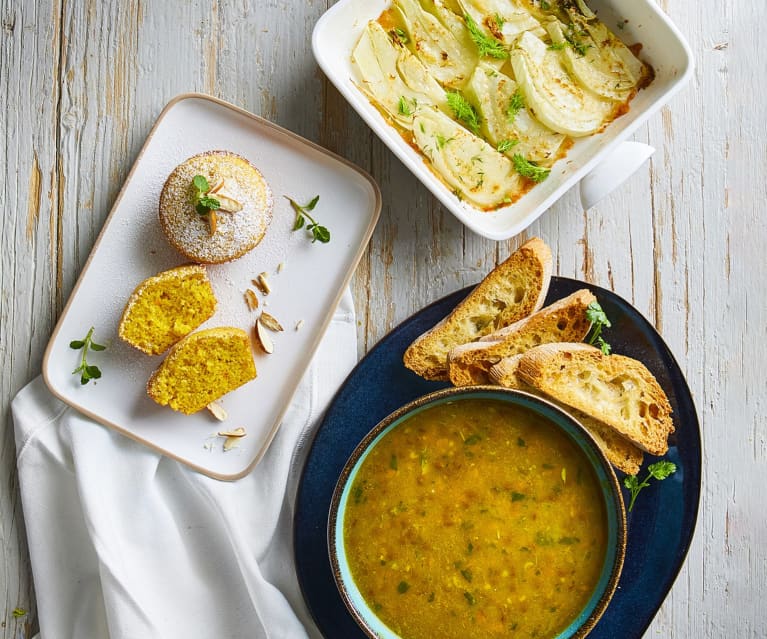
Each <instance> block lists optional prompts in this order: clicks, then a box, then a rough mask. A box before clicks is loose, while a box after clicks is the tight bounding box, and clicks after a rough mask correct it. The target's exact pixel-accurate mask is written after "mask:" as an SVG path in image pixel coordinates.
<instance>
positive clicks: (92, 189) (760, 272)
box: [0, 0, 767, 639]
mask: <svg viewBox="0 0 767 639" xmlns="http://www.w3.org/2000/svg"><path fill="white" fill-rule="evenodd" d="M332 3H333V0H321V1H318V0H315V1H312V2H306V3H290V2H280V1H277V0H270V1H269V2H259V3H255V4H254V3H252V2H247V1H246V0H232V1H228V0H226V1H225V0H210V1H209V2H207V3H192V6H190V3H188V2H184V1H183V0H170V1H168V2H162V3H156V2H143V1H142V0H126V1H125V2H99V1H98V0H83V1H80V0H77V1H75V0H38V1H37V2H35V3H28V2H24V1H23V0H0V20H1V21H2V23H1V24H0V28H1V29H2V31H1V33H2V36H3V38H2V43H0V95H3V96H4V99H2V100H0V128H2V129H3V133H4V138H5V144H4V145H2V146H0V166H1V167H2V171H3V173H2V180H1V181H0V208H2V210H3V211H4V214H3V215H2V216H0V355H1V356H2V357H3V358H4V359H3V361H4V363H5V364H4V372H5V375H3V377H2V380H1V381H0V409H2V422H0V425H1V426H2V428H0V433H1V434H0V598H1V599H0V600H1V601H2V602H3V604H2V605H3V613H4V616H3V620H0V623H4V625H2V626H1V627H0V639H2V638H3V637H13V638H14V639H18V637H24V636H28V634H29V631H30V630H31V628H32V627H33V625H34V599H33V589H32V584H31V579H30V575H29V564H28V560H27V557H26V549H25V545H24V532H23V522H22V519H21V512H20V505H19V500H18V489H17V485H16V479H15V477H16V475H15V462H14V459H15V451H14V446H13V437H12V428H11V425H10V419H9V412H8V405H9V402H10V399H11V397H12V396H13V395H14V394H15V392H16V391H17V390H18V389H19V388H20V387H21V386H22V385H23V384H24V383H25V382H26V381H28V380H29V379H30V378H31V377H32V376H34V375H35V374H36V373H37V372H39V369H40V363H41V357H42V352H43V350H44V347H45V344H46V342H47V339H48V336H49V334H50V331H51V329H52V327H53V324H54V323H55V321H56V319H57V317H58V314H59V313H60V311H61V308H62V306H63V303H64V301H65V300H66V298H67V296H68V295H69V292H70V291H71V288H72V286H73V285H74V282H75V281H76V278H77V276H78V275H79V272H80V269H81V268H82V265H83V263H84V261H85V259H86V258H87V255H88V253H89V251H90V249H91V247H92V245H93V242H94V240H95V238H96V235H97V234H98V232H99V230H100V228H101V225H102V223H103V221H104V219H105V217H106V215H107V213H108V211H109V208H110V207H111V204H112V202H113V201H114V198H115V196H116V194H117V192H118V190H119V188H120V186H121V184H122V181H123V179H124V177H125V175H126V174H127V172H128V170H129V168H130V166H131V164H132V162H133V160H134V158H135V156H136V153H137V152H138V149H139V148H140V146H141V144H142V143H143V141H144V139H145V136H146V133H147V132H148V130H149V128H150V127H151V125H152V123H153V122H154V120H155V119H156V117H157V115H158V114H159V112H160V110H161V109H162V107H163V106H164V104H165V103H166V102H167V101H168V100H170V99H171V98H172V97H173V96H175V95H177V94H178V93H182V92H188V91H204V92H209V93H213V94H214V95H218V96H220V97H222V98H224V99H226V100H229V101H231V102H234V103H235V104H238V105H240V106H243V107H244V108H246V109H248V110H251V111H253V112H255V113H258V114H261V115H263V116H265V117H267V118H270V119H272V120H274V121H276V122H277V123H278V124H281V125H283V126H286V127H288V128H290V129H292V130H294V131H296V132H298V133H300V134H301V135H304V136H306V137H308V138H310V139H312V140H315V141H319V142H320V143H321V144H323V145H324V146H327V147H328V148H330V149H332V150H334V151H336V152H338V153H340V154H341V155H343V156H345V157H347V158H349V159H351V160H352V161H354V162H356V163H357V164H359V165H360V166H362V167H363V168H365V169H367V170H368V171H370V172H371V173H372V174H373V175H374V177H375V178H376V179H377V180H378V181H379V183H380V185H381V189H382V193H383V196H384V209H383V212H382V217H381V222H380V223H379V226H378V228H377V229H376V232H375V234H374V237H373V239H372V241H371V244H370V247H369V248H368V251H367V253H366V256H365V258H364V259H363V261H362V263H361V265H360V268H359V269H358V271H357V274H356V276H355V278H354V281H353V292H354V297H355V301H356V304H357V309H358V315H359V330H358V333H359V353H360V355H362V354H364V353H365V352H366V351H367V350H369V349H370V348H371V347H372V346H373V345H374V344H375V343H376V342H377V341H378V340H379V339H380V338H381V337H382V336H383V335H384V334H385V333H386V332H387V331H388V330H389V329H391V328H392V327H394V326H395V325H396V324H397V323H399V322H400V321H402V320H403V319H405V318H406V317H407V316H409V315H410V314H411V313H413V312H414V311H416V310H418V309H419V308H421V307H422V306H424V305H425V304H428V303H429V302H431V301H433V300H435V299H437V298H439V297H441V296H443V295H445V294H447V293H450V292H452V291H453V290H456V289H457V288H460V287H462V286H465V285H468V284H471V283H474V282H476V281H477V280H479V279H480V278H481V276H482V275H483V274H484V273H485V272H487V270H489V268H491V267H492V266H493V265H494V264H495V263H497V262H498V261H499V260H501V259H503V258H505V257H506V256H507V255H508V253H509V252H510V251H511V250H513V248H515V247H516V246H517V245H518V244H519V243H520V242H521V241H522V240H523V238H524V237H529V236H531V235H541V236H543V237H545V238H546V239H547V240H548V241H549V242H550V243H551V245H552V247H553V249H554V252H555V270H556V272H558V273H559V274H561V275H565V276H570V277H578V278H582V279H586V280H588V281H591V282H594V283H595V284H598V285H600V286H605V287H607V288H610V289H612V290H614V291H616V292H617V293H618V294H620V295H622V296H623V297H625V298H627V299H629V300H630V301H632V302H633V303H634V304H635V305H636V306H637V308H638V309H639V310H640V311H642V312H643V313H644V314H645V315H646V316H647V317H648V318H650V319H651V321H653V322H654V323H655V325H656V326H657V327H658V328H659V330H660V331H661V332H662V334H663V335H664V337H665V339H666V341H667V342H668V344H669V346H670V348H671V350H672V351H673V352H674V354H675V355H676V356H677V358H678V359H679V362H680V364H681V366H682V368H683V369H684V370H685V372H686V374H687V376H688V381H689V383H690V386H691V389H692V392H693V395H694V396H695V399H696V401H697V404H698V408H699V413H700V417H701V420H702V425H703V433H704V442H705V448H704V491H703V502H702V504H701V515H700V518H699V526H698V532H697V535H696V538H695V541H694V543H693V546H692V548H691V551H690V555H689V558H688V561H687V563H686V565H685V568H684V569H683V571H682V574H681V576H680V578H679V580H678V581H677V583H676V585H675V587H674V589H673V590H672V593H671V596H670V597H669V599H668V600H667V602H666V603H665V605H664V606H663V608H662V609H661V611H660V613H659V614H658V616H657V618H656V619H655V621H654V623H653V625H652V626H651V628H650V630H649V631H648V636H656V635H657V636H674V637H690V638H692V637H714V636H725V635H727V636H737V637H760V636H764V635H765V634H767V625H766V624H767V621H765V616H764V615H763V614H760V613H761V611H760V603H759V602H760V599H759V597H758V596H756V595H757V593H759V592H762V591H764V589H765V588H767V574H766V572H765V571H766V570H767V562H766V561H765V551H764V548H765V547H767V537H766V536H765V535H767V526H765V525H764V517H763V515H762V514H761V512H762V511H761V500H760V499H759V492H758V491H759V484H758V481H759V478H760V477H763V476H764V469H765V461H766V459H767V423H766V420H765V419H764V417H763V415H764V410H765V408H766V406H765V403H767V401H766V399H765V392H764V391H765V388H767V370H766V369H765V367H764V365H763V362H764V361H765V360H767V317H766V315H767V304H765V298H766V297H767V295H766V294H765V292H764V290H763V288H764V287H762V286H760V284H761V282H763V281H764V280H765V279H766V278H767V260H765V258H764V249H763V245H764V242H765V239H767V228H766V226H767V222H765V218H764V216H763V215H761V211H760V205H761V204H762V203H763V202H764V201H765V199H766V196H767V187H765V182H764V175H765V173H766V172H767V153H766V152H765V147H764V144H765V135H764V130H763V123H764V122H765V121H767V106H765V103H764V101H762V100H760V99H759V95H758V89H757V88H758V87H760V86H761V84H763V80H764V68H765V63H766V62H767V54H765V53H764V52H763V50H762V48H760V47H754V45H753V43H754V42H758V34H757V25H758V24H761V23H762V22H763V21H764V18H765V17H767V15H765V8H764V6H762V5H763V3H735V4H733V3H730V4H727V3H717V2H714V1H713V0H705V1H704V2H702V3H697V4H694V5H693V4H687V3H682V2H678V1H674V0H661V2H660V4H661V6H662V8H663V9H664V10H666V11H667V12H669V13H670V15H671V17H672V19H673V20H674V21H675V22H677V24H679V25H681V26H682V28H683V30H684V31H685V33H686V35H687V36H688V38H689V40H690V42H691V44H692V46H693V49H694V52H695V55H696V58H697V62H698V65H697V71H696V74H695V78H694V80H693V83H692V85H691V87H689V88H688V89H686V90H685V91H684V92H683V93H682V94H680V96H679V97H677V98H676V99H675V100H674V101H673V102H672V104H671V105H670V106H669V107H667V108H665V109H664V110H663V112H662V113H661V114H660V115H659V116H657V117H655V118H653V119H652V120H651V121H650V122H649V123H648V125H646V126H645V127H643V128H642V129H641V130H640V131H639V132H638V134H637V136H636V137H637V139H639V140H641V141H645V142H648V143H649V144H652V145H653V146H655V147H656V148H657V149H658V152H657V154H656V155H655V156H654V157H653V159H652V160H651V162H650V164H649V165H647V166H646V167H644V168H643V169H642V170H640V171H639V172H638V173H637V174H636V175H635V176H633V177H632V178H631V179H630V180H629V181H628V182H627V183H626V184H624V185H623V186H622V187H621V188H620V189H619V190H618V191H616V192H615V193H613V194H612V195H610V196H609V197H608V198H607V199H606V200H605V201H603V202H602V203H600V204H599V205H598V206H596V207H595V208H594V209H593V210H591V211H589V212H587V213H584V212H583V211H582V210H581V205H580V201H579V198H578V194H577V192H576V191H575V190H573V191H571V192H570V193H568V194H567V195H566V196H565V197H564V198H562V200H560V202H558V203H557V204H556V205H555V206H554V207H552V209H551V211H549V212H548V213H546V214H545V215H544V216H543V217H542V218H541V219H540V220H539V221H538V222H536V223H535V224H534V225H533V226H532V227H531V228H530V229H529V230H528V231H527V232H526V233H525V234H523V236H520V237H519V238H515V239H513V240H511V241H509V242H501V243H495V242H490V241H487V240H484V239H482V238H479V237H477V236H475V235H473V234H472V233H470V232H469V231H466V230H465V229H464V228H463V227H462V226H461V225H460V224H459V223H458V222H457V221H456V220H455V219H454V218H453V217H452V216H451V215H450V214H449V213H447V212H446V211H444V210H443V209H442V207H441V206H440V205H439V204H438V203H437V202H436V200H435V199H434V198H433V197H431V196H430V195H429V194H428V192H427V191H426V189H425V188H424V187H422V186H421V185H420V184H419V183H418V182H417V181H416V180H415V179H414V178H413V177H412V176H411V175H410V174H409V173H408V172H407V171H406V169H405V168H404V167H403V166H402V165H401V163H400V162H399V161H398V160H396V159H395V158H394V157H393V156H392V155H391V154H390V153H389V152H388V150H386V148H385V147H384V146H383V145H382V144H381V143H380V142H379V141H378V139H377V138H375V136H373V135H372V134H371V132H370V131H369V129H368V128H367V127H366V126H365V125H364V123H363V122H362V121H361V120H360V119H359V118H358V117H357V116H356V115H355V114H354V113H353V112H352V111H351V109H350V108H349V107H348V106H347V105H346V104H345V102H344V100H343V99H342V98H341V97H340V96H339V95H338V93H337V92H336V91H335V89H333V88H332V87H331V86H330V85H329V83H328V82H327V81H326V80H325V79H324V78H323V77H322V75H321V74H320V73H319V71H318V70H317V68H316V65H315V64H314V62H313V60H312V57H311V51H310V36H311V30H312V27H313V25H314V23H315V22H316V19H317V18H318V17H319V16H320V15H321V13H322V12H323V11H324V10H325V9H326V8H327V7H328V6H329V5H330V4H332ZM733 34H737V37H734V35H733ZM15 607H21V608H24V609H26V610H29V611H30V614H29V615H27V616H25V617H23V618H21V619H16V618H14V617H13V616H12V615H11V611H12V610H13V609H14V608H15Z"/></svg>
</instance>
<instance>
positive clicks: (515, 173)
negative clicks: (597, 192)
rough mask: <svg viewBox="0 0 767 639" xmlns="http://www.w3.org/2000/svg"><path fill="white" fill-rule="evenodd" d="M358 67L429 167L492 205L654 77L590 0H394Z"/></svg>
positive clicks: (538, 175)
mask: <svg viewBox="0 0 767 639" xmlns="http://www.w3.org/2000/svg"><path fill="white" fill-rule="evenodd" d="M352 66H353V68H354V70H355V73H356V78H355V82H356V84H357V86H358V87H359V88H360V89H361V90H362V91H363V92H364V93H365V95H366V96H367V97H368V99H369V100H370V101H371V103H372V104H373V105H374V106H376V107H377V108H378V110H379V111H380V112H381V113H382V114H383V115H384V117H386V118H387V119H388V120H389V122H390V123H391V124H392V125H394V126H395V127H396V128H397V129H398V130H399V132H400V133H401V134H402V135H403V137H404V138H405V139H406V141H407V142H408V143H409V144H410V145H411V146H413V147H415V148H416V149H417V150H419V151H420V152H421V154H422V155H423V157H424V159H425V161H426V163H427V165H429V166H430V168H431V169H432V171H433V172H434V173H435V174H436V175H437V176H438V177H439V178H440V179H441V180H442V181H443V182H444V183H445V184H446V185H447V186H448V187H449V188H450V189H451V190H452V191H453V193H454V194H455V195H456V196H457V197H458V198H460V199H462V200H464V201H466V202H468V203H469V204H471V205H472V206H474V207H476V208H479V209H481V210H487V211H490V210H494V209H497V208H500V207H503V206H506V205H508V204H511V203H513V202H515V201H516V200H518V199H519V198H520V197H521V196H522V195H524V193H526V192H527V191H528V190H529V189H530V188H532V187H534V186H535V185H536V184H538V183H540V182H542V181H544V180H545V179H546V178H547V177H548V175H549V174H550V172H551V170H552V168H553V167H554V164H555V163H556V162H557V161H558V160H559V159H561V158H563V157H564V156H565V154H566V153H567V150H568V149H569V148H570V147H571V146H572V144H573V141H574V139H576V138H579V137H584V136H589V135H594V134H598V133H599V132H601V131H602V130H604V128H605V127H606V126H607V125H608V124H609V123H610V122H612V121H613V120H614V119H615V118H616V117H618V116H620V115H621V114H623V113H625V112H626V111H627V110H628V104H629V102H630V100H631V99H632V98H633V97H634V95H635V94H636V92H637V91H638V90H639V89H641V88H642V87H643V86H645V85H646V84H647V83H648V82H649V81H650V79H651V78H652V70H651V69H650V67H648V66H647V65H646V64H645V63H643V62H642V61H641V60H639V59H638V58H637V57H636V55H635V54H634V52H633V51H632V49H631V48H629V47H628V46H626V45H625V44H624V43H623V42H621V40H620V39H619V38H618V37H617V36H616V35H615V34H614V33H612V31H610V29H609V28H608V27H607V26H606V25H604V24H603V23H601V22H600V21H599V18H598V16H597V15H596V14H595V13H593V12H592V11H591V10H590V9H589V8H588V6H587V5H586V4H585V2H584V0H553V1H549V2H543V1H542V0H393V3H392V5H391V7H390V8H389V9H387V10H386V11H384V12H383V13H382V14H381V16H380V17H379V18H378V20H375V21H371V22H369V23H368V24H367V25H366V27H365V28H364V29H363V32H362V35H361V37H360V40H359V41H358V43H357V45H356V47H355V49H354V51H353V53H352Z"/></svg>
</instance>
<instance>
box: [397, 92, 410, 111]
mask: <svg viewBox="0 0 767 639" xmlns="http://www.w3.org/2000/svg"><path fill="white" fill-rule="evenodd" d="M397 110H398V111H399V112H400V115H413V109H411V108H410V104H408V99H407V98H406V97H405V96H404V95H401V96H399V102H398V103H397Z"/></svg>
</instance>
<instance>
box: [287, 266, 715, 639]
mask: <svg viewBox="0 0 767 639" xmlns="http://www.w3.org/2000/svg"><path fill="white" fill-rule="evenodd" d="M584 287H586V288H589V289H590V290H591V291H592V292H593V293H594V295H596V296H597V298H598V299H599V302H600V304H601V305H602V308H603V309H604V310H605V312H606V313H607V316H608V317H609V318H610V320H611V321H612V328H609V329H605V331H604V337H605V339H606V340H607V341H608V342H610V344H611V345H612V347H613V350H614V352H616V353H620V354H623V355H629V356H630V357H634V358H636V359H639V360H641V361H642V362H643V363H644V364H645V365H646V366H647V368H649V369H650V371H651V372H652V373H653V375H655V377H656V378H657V380H658V382H659V383H660V385H661V386H662V387H663V390H665V391H666V394H667V395H668V398H669V401H670V402H671V407H672V408H673V411H674V413H673V416H674V424H675V426H676V431H675V432H674V433H673V434H672V435H671V437H670V439H669V451H668V454H667V455H666V457H665V458H666V459H670V460H671V461H673V462H674V463H675V464H676V465H677V472H676V473H675V474H674V475H672V476H671V477H669V478H668V479H666V480H665V481H663V482H653V483H652V484H651V486H650V487H649V488H646V489H644V490H643V491H642V493H641V495H640V496H639V498H638V499H637V502H636V505H635V506H634V510H633V511H632V512H631V513H629V514H628V532H629V534H628V545H627V548H626V559H625V562H624V565H623V573H622V575H621V579H620V581H619V582H618V588H617V590H616V591H615V595H614V596H613V599H612V601H611V603H610V605H609V606H608V608H607V610H606V611H605V613H604V615H603V617H602V619H601V620H600V621H599V623H598V624H597V625H596V626H595V627H594V629H593V630H592V631H591V633H590V634H589V639H614V638H615V637H621V638H622V639H640V638H641V637H642V635H643V634H644V632H645V630H646V629H647V627H648V626H649V625H650V622H651V621H652V619H653V617H654V616H655V613H656V612H657V611H658V608H660V606H661V604H662V603H663V600H664V599H665V597H666V595H667V594H668V591H669V590H670V588H671V585H672V584H673V583H674V579H675V578H676V576H677V574H678V573H679V569H680V568H681V567H682V563H683V562H684V558H685V556H686V555H687V549H688V548H689V546H690V542H691V541H692V536H693V532H694V530H695V521H696V518H697V514H698V501H699V499H700V470H701V468H700V465H701V446H700V429H699V426H698V417H697V415H696V412H695V406H694V404H693V401H692V396H691V395H690V389H689V388H688V386H687V382H686V381H685V379H684V375H683V374H682V371H681V370H680V368H679V365H678V364H677V363H676V360H675V359H674V356H673V355H672V354H671V352H670V351H669V349H668V347H667V346H666V344H665V343H664V342H663V340H662V339H661V337H660V335H658V333H657V331H656V330H655V329H654V328H653V327H652V325H651V324H650V323H649V322H648V321H647V320H646V319H645V318H644V317H642V315H640V314H639V312H638V311H637V310H636V309H634V308H633V307H632V306H631V305H630V304H629V303H628V302H626V301H625V300H623V299H621V298H620V297H618V296H617V295H615V294H614V293H612V292H611V291H608V290H605V289H602V288H599V287H597V286H593V285H591V284H584V283H583V282H579V281H577V280H571V279H566V278H561V277H554V278H552V281H551V287H550V289H549V294H548V297H547V299H546V304H550V303H552V302H554V301H556V300H557V299H561V298H563V297H565V296H567V295H569V294H570V293H574V292H575V291H577V290H578V289H581V288H584ZM470 290H471V289H470V288H467V289H464V290H462V291H458V292H457V293H454V294H452V295H449V296H448V297H445V298H443V299H441V300H439V301H437V302H435V303H434V304H432V305H430V306H428V307H426V308H424V309H423V310H421V311H419V312H418V313H416V314H415V315H413V316H412V317H410V318H409V319H407V320H405V321H404V322H403V323H402V324H400V325H399V326H398V327H397V328H395V329H394V330H393V331H392V332H391V333H389V334H388V335H387V336H386V337H384V338H383V339H382V340H381V341H380V342H379V343H378V344H377V345H376V346H375V347H374V348H373V349H372V350H371V351H370V352H369V353H368V354H367V355H366V356H365V357H364V358H363V359H362V361H360V363H359V364H358V365H357V367H356V368H355V369H354V370H353V371H352V372H351V374H350V375H349V377H348V378H347V380H346V382H345V383H344V385H343V386H342V387H341V389H340V390H339V391H338V394H337V395H336V397H335V398H334V399H333V402H332V403H331V405H330V407H329V408H328V411H327V413H326V414H325V419H324V420H323V422H322V424H321V425H320V427H319V429H318V430H317V434H316V436H315V439H314V442H313V444H312V447H311V449H310V451H309V454H308V457H307V461H306V465H305V466H304V470H303V474H302V477H301V483H300V484H299V489H298V496H297V504H296V514H295V518H294V526H293V531H294V532H293V534H294V547H295V558H296V570H297V573H298V580H299V583H300V584H301V589H302V591H303V594H304V599H306V603H307V605H308V606H309V610H310V611H311V613H312V616H313V617H314V620H315V622H316V623H317V626H318V627H319V628H320V630H321V631H322V633H323V634H324V636H325V637H327V638H328V639H365V635H364V633H363V632H362V631H361V630H360V629H359V627H358V626H357V624H356V623H355V621H354V620H353V619H352V617H351V615H350V614H349V613H348V611H347V610H346V606H345V605H344V603H343V601H342V599H341V596H340V594H339V593H338V590H337V588H336V584H335V581H334V579H333V573H332V572H331V568H330V558H329V556H328V541H327V539H328V537H327V526H328V511H329V508H330V500H331V497H332V494H333V489H334V488H335V485H336V481H337V479H338V477H339V475H340V474H341V469H342V468H343V466H344V464H345V463H346V460H347V459H348V457H349V456H350V455H351V453H352V451H353V450H354V448H355V447H356V446H357V444H358V443H359V442H360V441H361V440H362V439H363V438H364V437H365V435H366V434H367V433H368V431H369V430H371V429H372V428H373V427H374V426H375V425H376V424H377V423H378V422H379V421H381V420H382V419H383V418H384V417H386V416H387V415H388V414H389V413H391V412H393V411H394V410H396V409H397V408H399V407H400V406H402V405H403V404H406V403H407V402H409V401H411V400H413V399H415V398H416V397H419V396H421V395H425V394H426V393H429V392H431V391H434V390H436V389H438V388H444V387H445V386H447V384H446V383H443V382H428V381H426V380H423V379H421V378H420V377H418V376H417V375H415V374H414V373H412V372H411V371H409V370H407V369H406V368H405V367H404V366H403V364H402V354H403V353H404V352H405V349H406V348H407V347H408V345H409V344H410V343H411V342H412V341H413V340H414V339H415V338H416V337H418V336H419V335H420V334H421V333H423V332H424V331H426V330H428V329H429V328H431V327H432V326H434V325H435V324H436V323H437V322H438V321H439V320H441V319H442V318H443V317H445V315H447V314H448V313H449V312H450V311H451V310H452V309H453V308H455V306H456V305H457V304H458V302H460V301H461V300H462V299H463V298H464V297H466V295H467V294H468V293H469V291H470ZM653 461H654V458H652V457H650V456H649V455H645V466H646V465H647V464H649V463H652V462H653ZM618 475H619V479H621V476H622V474H621V473H620V472H618ZM640 475H641V476H643V473H640ZM624 491H625V489H624ZM624 499H625V500H626V503H628V491H625V492H624Z"/></svg>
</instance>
